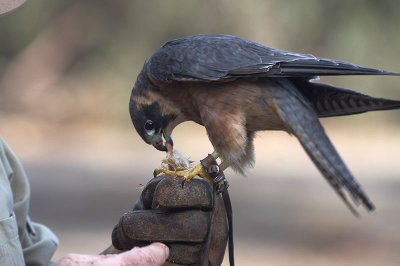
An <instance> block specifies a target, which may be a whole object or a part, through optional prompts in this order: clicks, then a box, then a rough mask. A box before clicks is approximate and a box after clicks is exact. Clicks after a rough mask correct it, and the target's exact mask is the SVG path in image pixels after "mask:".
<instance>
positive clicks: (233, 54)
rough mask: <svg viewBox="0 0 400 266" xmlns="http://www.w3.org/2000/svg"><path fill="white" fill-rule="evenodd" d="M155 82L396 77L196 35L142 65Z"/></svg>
mask: <svg viewBox="0 0 400 266" xmlns="http://www.w3.org/2000/svg"><path fill="white" fill-rule="evenodd" d="M145 67H146V70H147V71H148V73H149V75H150V76H151V77H152V78H153V79H155V80H159V81H164V82H171V81H223V80H227V79H235V78H241V77H305V78H309V79H311V78H315V77H317V76H326V75H399V73H394V72H387V71H384V70H380V69H373V68H366V67H362V66H358V65H354V64H350V63H346V62H341V61H336V60H331V59H324V58H318V57H315V56H313V55H310V54H300V53H292V52H288V51H283V50H277V49H273V48H269V47H266V46H263V45H260V44H257V43H255V42H251V41H248V40H245V39H242V38H239V37H235V36H230V35H196V36H189V37H185V38H182V39H177V40H173V41H170V42H167V43H166V44H165V45H163V46H162V47H161V48H160V49H158V50H157V51H156V52H155V53H154V54H153V55H152V56H151V57H150V58H149V60H147V61H146V65H145Z"/></svg>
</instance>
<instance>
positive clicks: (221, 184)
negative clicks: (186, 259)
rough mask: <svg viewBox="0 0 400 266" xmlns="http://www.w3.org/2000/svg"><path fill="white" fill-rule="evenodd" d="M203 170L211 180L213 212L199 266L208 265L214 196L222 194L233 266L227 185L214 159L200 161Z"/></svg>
mask: <svg viewBox="0 0 400 266" xmlns="http://www.w3.org/2000/svg"><path fill="white" fill-rule="evenodd" d="M200 163H201V165H202V166H203V168H204V169H205V170H206V171H207V173H208V174H209V175H210V176H211V177H212V178H213V180H214V182H213V192H214V193H213V196H212V201H213V202H212V206H213V211H212V213H211V224H210V229H209V232H208V236H207V242H206V245H205V248H204V253H203V257H202V261H201V265H204V266H206V265H209V261H208V254H209V250H210V246H211V238H212V232H213V227H214V226H213V221H214V210H215V205H214V203H215V195H216V194H220V193H221V194H222V199H223V201H224V205H225V211H226V215H227V218H228V252H229V265H230V266H234V265H235V256H234V246H233V216H232V203H231V199H230V197H229V192H228V187H229V183H228V181H227V180H226V179H225V174H224V172H223V171H221V170H220V168H219V167H218V163H217V161H216V160H215V159H214V157H212V156H211V154H209V155H208V156H207V157H206V158H204V159H203V160H201V161H200Z"/></svg>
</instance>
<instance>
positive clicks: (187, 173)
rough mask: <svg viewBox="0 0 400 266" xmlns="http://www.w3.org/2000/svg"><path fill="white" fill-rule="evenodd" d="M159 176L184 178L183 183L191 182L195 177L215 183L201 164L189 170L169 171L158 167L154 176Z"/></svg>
mask: <svg viewBox="0 0 400 266" xmlns="http://www.w3.org/2000/svg"><path fill="white" fill-rule="evenodd" d="M159 174H165V175H167V176H171V177H182V178H183V182H189V181H191V180H192V179H193V178H194V177H195V176H199V177H202V178H204V179H207V180H208V181H210V182H213V179H212V177H211V176H210V175H209V174H208V173H207V171H206V170H205V169H204V167H203V166H202V165H201V164H198V165H196V166H195V167H193V168H191V169H187V170H168V169H165V168H162V167H157V168H156V169H154V172H153V176H157V175H159Z"/></svg>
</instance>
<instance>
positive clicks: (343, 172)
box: [276, 84, 375, 216]
mask: <svg viewBox="0 0 400 266" xmlns="http://www.w3.org/2000/svg"><path fill="white" fill-rule="evenodd" d="M287 85H288V84H286V86H285V87H286V88H287ZM293 93H296V92H294V90H293ZM276 105H277V107H276V109H277V112H278V114H279V116H280V117H281V119H282V121H284V123H285V124H286V125H287V127H288V129H289V130H291V131H292V133H293V134H294V135H295V136H296V137H297V138H298V139H299V141H300V143H301V145H302V146H303V148H304V149H305V150H306V152H307V154H308V155H309V156H310V158H311V159H312V161H313V162H314V163H315V165H316V166H317V168H318V169H319V170H320V171H321V173H322V174H323V175H324V177H325V179H326V180H327V181H328V183H329V184H330V185H331V186H332V188H333V189H334V190H335V191H336V193H337V194H338V195H339V197H340V198H341V199H342V200H343V201H344V203H345V204H346V205H347V206H348V207H349V209H350V210H351V212H352V213H353V214H354V215H356V216H357V215H358V214H357V212H356V210H355V208H354V207H353V206H352V204H351V203H350V202H349V200H348V199H347V195H346V193H345V191H347V192H348V193H349V194H350V196H351V197H352V199H353V201H354V202H355V203H356V204H357V205H358V204H360V203H361V204H362V205H363V206H364V207H365V208H366V209H367V210H368V211H372V210H374V209H375V207H374V205H373V203H372V202H371V201H370V200H369V198H368V196H367V195H366V193H365V192H364V191H363V189H362V188H361V186H360V184H359V183H358V182H357V181H356V180H355V178H354V177H353V175H352V174H351V173H350V171H349V170H348V168H347V167H346V165H345V164H344V162H343V160H342V159H341V158H340V156H339V154H338V153H337V151H336V149H335V148H334V146H333V145H332V143H331V141H330V140H329V138H328V136H327V135H326V133H325V131H324V129H323V127H322V125H321V124H320V123H319V120H318V117H317V115H316V113H315V111H314V110H313V109H312V108H311V107H310V106H309V103H308V102H307V101H306V100H305V99H304V98H303V99H302V97H301V95H294V96H292V97H282V98H279V99H277V103H276Z"/></svg>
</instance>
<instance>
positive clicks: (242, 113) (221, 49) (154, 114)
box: [129, 35, 400, 213]
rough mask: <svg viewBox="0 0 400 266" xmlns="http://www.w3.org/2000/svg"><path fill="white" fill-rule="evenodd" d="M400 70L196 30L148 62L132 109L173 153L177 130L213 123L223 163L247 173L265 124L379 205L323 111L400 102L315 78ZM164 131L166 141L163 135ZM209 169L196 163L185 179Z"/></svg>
mask: <svg viewBox="0 0 400 266" xmlns="http://www.w3.org/2000/svg"><path fill="white" fill-rule="evenodd" d="M337 75H399V73H394V72H387V71H384V70H379V69H372V68H366V67H361V66H358V65H354V64H350V63H346V62H341V61H337V60H331V59H323V58H318V57H315V56H313V55H310V54H300V53H292V52H287V51H283V50H277V49H272V48H269V47H266V46H263V45H260V44H257V43H255V42H252V41H249V40H245V39H242V38H239V37H236V36H230V35H195V36H188V37H184V38H181V39H176V40H172V41H169V42H167V43H166V44H164V45H163V46H162V47H161V48H159V49H158V50H157V51H156V52H155V53H154V54H153V55H152V56H151V57H150V58H149V59H148V60H146V62H145V63H144V66H143V69H142V71H141V72H140V74H139V75H138V77H137V80H136V83H135V85H134V87H133V90H132V94H131V98H130V102H129V111H130V115H131V119H132V122H133V125H134V127H135V128H136V130H137V132H138V133H139V135H140V136H141V137H142V139H143V140H144V141H145V142H146V143H148V144H152V145H153V146H154V147H155V148H157V149H158V150H160V151H168V152H171V151H172V149H173V141H172V138H171V133H172V131H173V129H174V128H175V127H176V126H177V125H178V124H180V123H182V122H185V121H194V122H196V123H198V124H200V125H203V126H204V127H205V128H206V131H207V134H208V137H209V140H210V142H211V143H212V145H213V147H214V149H215V150H214V152H213V153H212V155H213V156H214V157H215V158H217V157H219V158H220V159H221V160H222V163H221V165H220V167H221V169H222V170H223V169H225V168H226V167H231V168H233V169H234V170H236V171H238V172H240V173H243V171H244V169H245V168H246V167H249V166H252V165H253V163H254V151H253V150H254V147H253V138H254V135H255V132H257V131H260V130H283V131H286V132H288V133H289V134H291V135H294V136H296V137H297V138H298V140H299V141H300V143H301V145H302V146H303V148H304V150H305V151H306V153H307V154H308V156H309V157H310V158H311V160H312V161H313V162H314V164H315V165H316V167H317V168H318V169H319V170H320V171H321V173H322V174H323V176H324V177H325V178H326V180H327V181H328V183H329V184H330V185H331V186H332V187H333V189H334V190H335V191H336V193H337V194H338V195H339V196H340V197H341V198H342V199H343V201H344V202H345V204H346V205H347V206H348V207H349V208H350V210H351V211H352V212H353V213H356V212H355V209H354V207H353V205H352V204H351V202H350V201H349V200H348V199H347V194H349V195H350V196H351V198H352V199H353V200H354V202H355V203H356V204H360V203H361V204H362V205H364V207H365V208H366V209H367V210H368V211H372V210H373V209H374V205H373V203H372V202H371V201H370V199H369V198H368V196H367V195H366V193H365V192H364V191H363V189H362V188H361V186H360V185H359V183H358V182H357V181H356V180H355V178H354V177H353V175H352V174H351V172H350V171H349V170H348V168H347V167H346V165H345V164H344V162H343V160H342V159H341V158H340V156H339V154H338V153H337V151H336V150H335V148H334V146H333V145H332V143H331V141H330V140H329V138H328V136H327V135H326V133H325V131H324V129H323V127H322V125H321V124H320V122H319V120H318V118H320V117H332V116H343V115H351V114H358V113H363V112H368V111H377V110H389V109H397V108H400V101H395V100H387V99H382V98H374V97H370V96H367V95H364V94H361V93H358V92H355V91H352V90H348V89H343V88H337V87H334V86H331V85H327V84H322V83H317V82H314V81H313V80H315V79H316V78H318V77H319V76H337ZM163 138H164V140H163ZM199 172H201V167H194V169H193V170H192V171H191V172H190V173H186V174H184V178H186V179H188V180H190V179H191V178H193V177H194V176H195V175H196V174H198V173H199Z"/></svg>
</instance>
